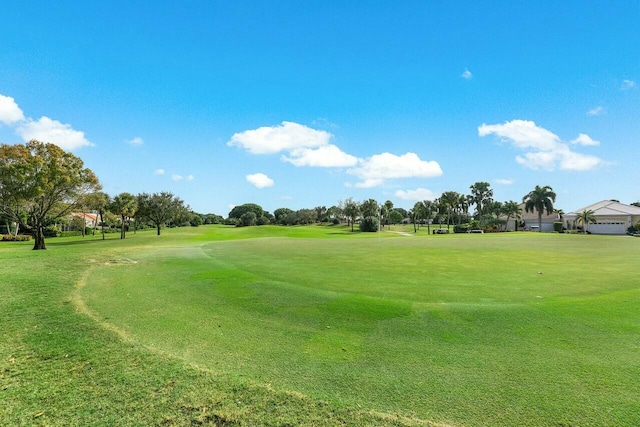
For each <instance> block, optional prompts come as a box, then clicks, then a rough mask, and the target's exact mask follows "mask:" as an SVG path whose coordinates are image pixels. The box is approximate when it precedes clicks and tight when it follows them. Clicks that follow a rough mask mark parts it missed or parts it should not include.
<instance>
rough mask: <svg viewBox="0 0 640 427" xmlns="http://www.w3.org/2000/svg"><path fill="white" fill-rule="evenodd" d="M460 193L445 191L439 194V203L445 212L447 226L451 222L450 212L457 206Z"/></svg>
mask: <svg viewBox="0 0 640 427" xmlns="http://www.w3.org/2000/svg"><path fill="white" fill-rule="evenodd" d="M459 201H460V193H458V192H456V191H445V192H444V193H442V195H441V196H440V204H441V205H442V208H443V210H444V211H445V212H446V213H447V226H449V225H450V224H451V213H452V212H453V211H454V210H456V209H457V208H458V202H459Z"/></svg>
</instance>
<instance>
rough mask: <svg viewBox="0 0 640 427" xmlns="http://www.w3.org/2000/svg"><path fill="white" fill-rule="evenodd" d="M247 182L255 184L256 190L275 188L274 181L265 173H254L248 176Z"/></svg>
mask: <svg viewBox="0 0 640 427" xmlns="http://www.w3.org/2000/svg"><path fill="white" fill-rule="evenodd" d="M246 178H247V181H248V182H250V183H251V184H253V185H254V186H255V187H256V188H267V187H273V184H274V182H273V180H272V179H271V178H269V177H268V176H267V175H265V174H263V173H254V174H251V175H247V176H246Z"/></svg>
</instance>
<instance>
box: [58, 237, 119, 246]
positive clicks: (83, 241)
mask: <svg viewBox="0 0 640 427" xmlns="http://www.w3.org/2000/svg"><path fill="white" fill-rule="evenodd" d="M55 239H56V237H52V238H51V237H50V238H49V239H45V244H46V245H47V247H49V246H74V245H85V244H89V243H101V242H108V241H113V240H120V236H118V237H107V238H105V239H104V240H102V238H97V237H90V238H78V239H77V240H65V241H59V240H55Z"/></svg>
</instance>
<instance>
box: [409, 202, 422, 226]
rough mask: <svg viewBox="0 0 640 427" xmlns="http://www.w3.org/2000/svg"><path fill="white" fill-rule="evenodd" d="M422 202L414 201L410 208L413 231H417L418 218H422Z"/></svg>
mask: <svg viewBox="0 0 640 427" xmlns="http://www.w3.org/2000/svg"><path fill="white" fill-rule="evenodd" d="M422 207H423V205H422V202H415V203H414V205H413V209H411V222H413V232H414V233H417V232H418V228H419V227H420V226H419V225H418V224H420V219H421V218H422V215H423V212H422Z"/></svg>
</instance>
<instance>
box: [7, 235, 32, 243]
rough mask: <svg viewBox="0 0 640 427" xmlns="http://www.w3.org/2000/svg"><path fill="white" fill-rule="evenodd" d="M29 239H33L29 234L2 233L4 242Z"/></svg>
mask: <svg viewBox="0 0 640 427" xmlns="http://www.w3.org/2000/svg"><path fill="white" fill-rule="evenodd" d="M29 240H31V236H29V235H28V234H18V235H17V236H16V235H13V234H3V235H2V241H3V242H28V241H29Z"/></svg>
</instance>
